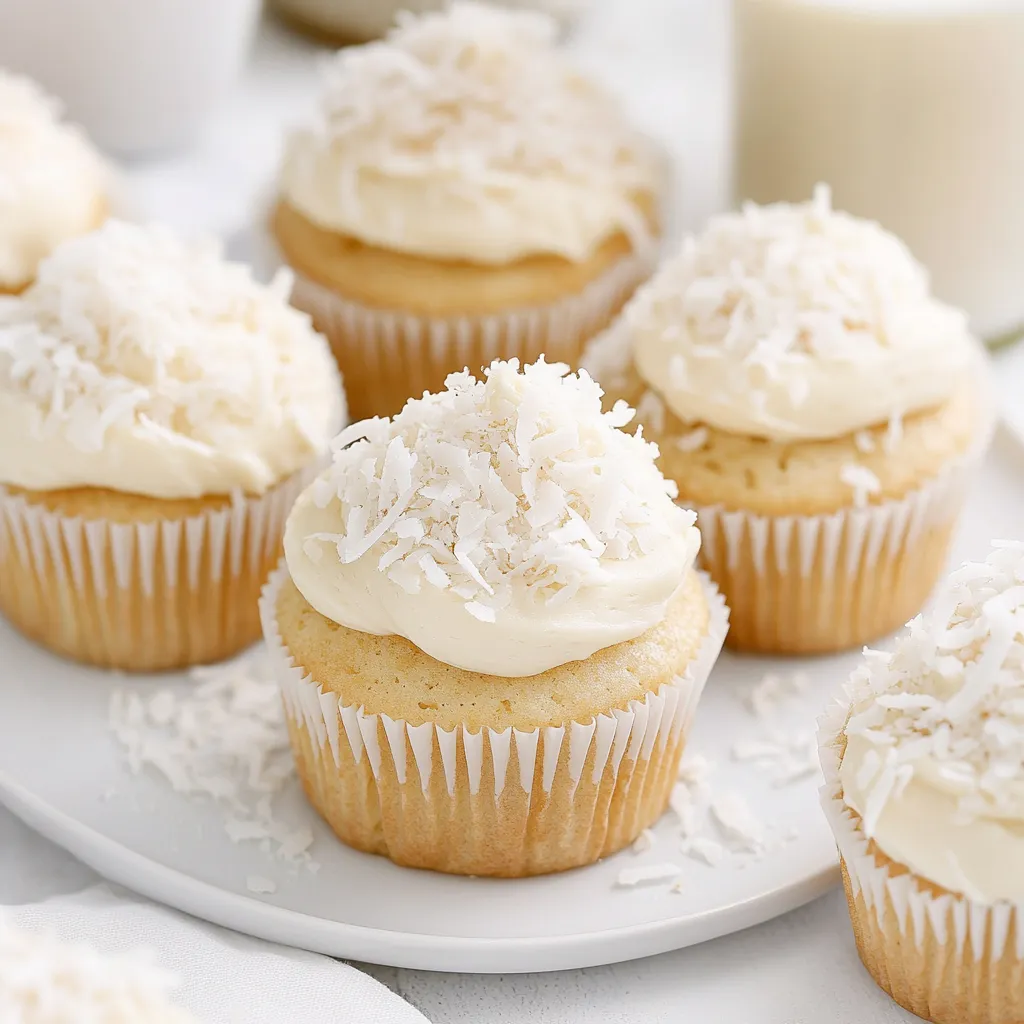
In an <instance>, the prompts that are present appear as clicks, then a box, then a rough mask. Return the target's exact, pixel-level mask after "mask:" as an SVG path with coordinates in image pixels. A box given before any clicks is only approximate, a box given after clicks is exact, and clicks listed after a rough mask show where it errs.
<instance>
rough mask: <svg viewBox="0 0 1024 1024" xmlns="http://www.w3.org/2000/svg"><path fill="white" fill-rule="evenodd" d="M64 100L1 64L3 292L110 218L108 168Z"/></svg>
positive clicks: (0, 265)
mask: <svg viewBox="0 0 1024 1024" xmlns="http://www.w3.org/2000/svg"><path fill="white" fill-rule="evenodd" d="M58 115H59V109H58V107H57V105H56V103H55V102H54V101H53V100H51V99H50V98H49V97H48V96H45V95H44V94H43V93H42V92H41V91H40V90H39V88H38V87H37V86H36V85H35V84H34V83H33V82H31V81H29V80H28V79H27V78H20V77H17V76H15V75H11V74H8V73H6V72H4V71H3V70H2V69H0V293H16V292H20V291H21V290H22V289H23V288H24V287H25V286H26V285H28V284H29V283H30V282H31V280H32V278H33V277H34V276H35V272H36V267H37V266H38V264H39V261H40V260H41V259H43V258H44V257H45V256H47V255H48V254H49V253H50V252H51V251H52V250H53V249H54V247H55V246H57V245H58V244H59V243H61V242H63V241H64V240H65V239H68V238H73V237H75V236H76V235H83V234H85V233H86V232H88V231H92V230H93V228H96V227H98V226H99V224H100V223H101V222H102V221H103V220H104V219H105V218H106V215H107V206H108V196H107V192H108V190H109V184H110V183H109V180H108V172H107V169H106V167H105V165H104V163H103V161H102V160H101V159H100V156H99V154H98V153H97V152H96V151H95V150H94V149H93V148H92V146H91V145H90V144H89V142H88V141H87V140H86V139H85V137H84V136H83V135H82V134H81V133H80V132H78V131H77V129H75V128H72V127H70V126H69V125H66V124H63V123H61V122H60V120H59V119H58Z"/></svg>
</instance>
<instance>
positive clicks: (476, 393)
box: [262, 360, 726, 876]
mask: <svg viewBox="0 0 1024 1024" xmlns="http://www.w3.org/2000/svg"><path fill="white" fill-rule="evenodd" d="M566 373H567V368H566V367H565V366H558V365H548V364H546V363H544V362H540V363H537V364H535V365H533V366H528V367H526V368H525V370H523V371H522V372H520V371H519V366H518V363H517V362H516V361H515V360H512V361H510V362H507V363H506V362H495V363H494V364H493V365H492V366H491V367H490V368H489V369H488V370H487V371H486V372H485V375H484V377H483V379H482V380H480V381H477V380H475V379H474V378H473V377H472V376H471V375H469V374H468V373H460V374H453V375H452V376H451V377H450V378H449V379H448V381H447V385H446V390H445V391H443V392H442V393H440V394H438V395H429V396H425V397H424V398H423V399H421V400H415V401H410V402H409V403H408V405H406V407H405V409H404V410H403V411H402V412H401V413H400V414H399V415H398V416H396V417H395V418H394V419H393V420H380V419H377V420H370V421H367V422H364V423H358V424H355V425H354V426H353V427H350V428H349V429H348V430H347V431H345V432H343V433H342V434H341V435H340V437H339V438H338V439H337V441H336V442H335V444H334V452H335V454H334V462H333V465H332V466H331V467H330V469H329V470H327V471H325V472H324V473H323V474H321V476H319V477H318V478H317V480H316V481H315V483H314V484H313V485H312V486H311V487H310V488H309V489H307V490H306V491H305V492H304V493H303V494H302V496H301V497H300V498H299V500H298V502H297V503H296V505H295V508H294V510H293V511H292V513H291V515H290V516H289V519H288V525H287V529H286V534H285V556H286V563H287V564H286V566H284V567H283V568H282V569H281V570H280V571H279V572H278V573H277V574H275V576H274V577H272V578H271V581H270V583H269V584H268V586H267V589H266V590H265V591H264V595H263V600H262V614H263V623H264V633H265V635H266V638H267V643H268V646H269V648H270V650H271V653H272V657H273V658H274V661H275V664H276V666H277V671H278V672H279V675H280V679H281V683H282V688H283V691H284V696H285V704H286V707H287V709H288V721H289V729H290V732H291V737H292V743H293V746H294V749H295V755H296V761H297V764H298V769H299V774H300V776H301V778H302V780H303V784H304V786H305V789H306V793H307V795H308V796H309V798H310V800H311V802H312V803H313V805H314V806H315V807H316V808H317V810H318V811H319V812H320V813H321V814H322V815H323V816H324V818H325V819H326V820H327V821H328V823H329V824H330V825H331V827H332V828H333V829H334V830H335V832H337V834H338V835H339V836H340V838H341V839H342V840H344V841H345V842H346V843H348V844H350V845H351V846H354V847H356V848H358V849H361V850H366V851H369V852H372V853H378V854H384V855H386V856H388V857H390V858H391V859H392V860H394V861H396V862H397V863H399V864H405V865H410V866H414V867H421V868H432V869H435V870H438V871H447V872H452V873H456V874H471V875H500V876H522V875H534V874H540V873H543V872H549V871H558V870H562V869H565V868H571V867H575V866H578V865H581V864H587V863H590V862H591V861H594V860H597V859H598V858H600V857H603V856H605V855H607V854H610V853H614V852H615V851H616V850H619V849H621V848H622V847H623V846H625V845H627V844H628V843H630V842H632V840H633V839H635V837H636V836H637V835H638V834H639V833H640V831H641V830H642V829H643V828H645V827H647V826H649V825H650V824H652V823H653V822H654V821H655V820H656V819H657V818H658V817H659V816H660V815H661V814H662V812H663V811H664V809H665V806H666V803H667V801H668V797H669V793H670V791H671V789H672V785H673V782H674V780H675V777H676V770H677V764H678V760H679V757H680V754H681V752H682V748H683V744H684V742H685V739H686V736H687V733H688V730H689V726H690V723H691V720H692V718H693V714H694V709H695V707H696V703H697V700H698V699H699V697H700V693H701V690H702V688H703V685H704V682H705V680H706V679H707V676H708V673H709V671H710V669H711V665H712V663H713V662H714V660H715V658H716V657H717V654H718V651H719V649H720V647H721V644H722V640H723V637H724V633H725V629H726V612H725V609H724V605H723V603H722V601H721V599H720V598H719V597H718V596H717V593H716V592H715V591H714V589H713V588H711V587H709V585H708V584H707V583H706V581H704V580H702V578H701V577H699V576H698V575H697V574H696V573H695V572H694V571H693V568H692V565H693V560H694V557H695V556H696V553H697V549H698V547H699V544H700V538H699V535H698V533H697V531H696V530H695V529H694V526H693V524H694V521H695V517H694V515H693V513H691V512H687V511H684V510H683V509H682V508H680V507H678V506H677V505H675V504H674V503H673V501H672V494H673V493H674V488H673V487H672V485H671V484H670V483H668V482H667V481H665V479H664V478H663V477H662V476H661V474H660V473H659V472H658V471H657V469H656V468H655V465H654V458H655V455H656V451H655V449H654V448H653V446H651V445H649V444H648V443H647V442H645V441H643V440H642V439H641V438H640V437H639V436H632V435H628V434H626V433H624V432H622V431H619V430H618V429H616V428H617V427H619V426H622V425H624V424H625V423H626V422H627V421H628V419H629V418H630V416H631V410H629V409H626V408H625V407H623V406H620V407H617V408H616V409H615V410H614V412H612V413H608V414H602V412H601V404H600V397H601V392H600V389H599V388H598V387H597V386H596V385H595V384H594V383H593V381H591V380H590V379H589V378H588V377H587V376H586V375H581V376H579V377H577V376H573V375H569V376H567V375H566Z"/></svg>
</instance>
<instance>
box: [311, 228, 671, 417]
mask: <svg viewBox="0 0 1024 1024" xmlns="http://www.w3.org/2000/svg"><path fill="white" fill-rule="evenodd" d="M656 262H657V246H656V245H655V244H653V243H652V244H651V245H649V246H647V247H645V248H644V249H643V250H642V251H638V252H635V253H633V254H631V255H629V256H626V257H623V258H622V259H621V260H619V261H618V262H617V263H615V264H614V265H613V266H612V267H611V268H610V269H609V270H607V271H606V272H605V273H604V274H602V275H601V276H600V277H598V278H596V279H595V280H594V281H592V282H590V284H588V285H587V286H586V287H585V288H584V289H583V290H582V291H581V292H579V293H577V294H574V295H568V296H566V297H565V298H564V299H561V300H559V301H558V302H555V303H552V304H550V305H543V306H537V307H533V308H519V309H509V310H507V311H503V312H501V313H495V314H488V315H481V316H456V317H420V316H415V315H412V314H408V313H403V312H401V311H390V310H383V309H375V308H373V307H370V306H364V305H362V304H360V303H357V302H352V301H350V300H348V299H346V298H344V297H343V296H341V295H339V294H338V293H337V292H334V291H332V290H331V289H330V288H327V287H325V286H323V285H321V284H319V283H317V282H315V281H313V280H311V279H310V278H308V277H305V276H304V275H302V274H300V273H298V272H295V284H294V287H293V290H292V299H291V301H292V305H294V306H296V307H298V308H299V309H301V310H303V311H304V312H306V313H309V314H310V316H311V317H312V318H313V322H314V324H315V325H316V327H317V328H318V329H319V330H320V331H322V332H323V333H324V334H325V335H326V336H327V338H328V340H329V341H330V343H331V347H332V349H333V350H334V353H335V356H336V357H337V359H338V363H339V365H340V367H341V371H342V374H343V375H344V377H345V380H346V383H347V385H348V388H349V396H350V401H351V402H352V403H353V404H354V405H355V406H356V409H355V412H354V414H353V419H359V418H361V417H365V416H370V415H375V414H377V413H381V414H390V413H394V412H397V411H398V410H399V409H400V408H401V407H402V405H404V403H405V400H406V399H407V398H410V397H419V395H421V394H422V393H423V392H424V391H438V390H440V389H441V388H442V387H443V385H444V379H445V377H447V375H448V374H449V373H453V372H457V371H459V370H462V369H465V368H467V367H468V368H469V370H470V372H471V373H474V374H478V373H479V372H480V370H481V368H482V367H484V366H487V365H489V364H490V363H491V362H493V361H494V360H495V359H511V358H513V357H514V358H518V359H519V360H521V361H522V362H523V363H532V362H535V361H536V360H537V359H538V358H539V357H540V356H542V355H543V356H544V357H545V358H546V359H547V361H548V362H551V363H555V362H562V363H568V364H569V365H570V366H572V367H575V366H577V365H578V364H579V361H580V357H581V355H582V352H583V348H584V346H585V345H586V343H587V341H588V340H589V339H590V338H592V337H593V336H594V335H595V334H597V333H598V332H599V331H601V330H602V329H603V328H604V327H606V326H607V325H608V323H609V321H611V320H612V318H613V317H614V316H615V315H616V314H617V313H618V312H619V310H620V309H621V308H622V307H623V306H624V305H625V303H626V302H627V301H628V299H629V298H630V296H631V295H632V294H633V292H634V291H635V290H636V289H637V287H638V286H639V285H640V284H642V283H643V282H644V281H646V280H647V279H648V278H649V277H650V275H651V273H652V272H653V270H654V268H655V265H656Z"/></svg>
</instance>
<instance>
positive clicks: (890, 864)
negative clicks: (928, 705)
mask: <svg viewBox="0 0 1024 1024" xmlns="http://www.w3.org/2000/svg"><path fill="white" fill-rule="evenodd" d="M848 697H849V699H847V700H844V701H841V702H837V703H836V704H835V705H834V706H833V707H832V708H830V709H829V711H828V712H827V713H826V714H825V715H824V716H823V717H822V720H821V722H820V723H819V726H820V727H819V734H818V740H819V749H820V754H821V766H822V770H823V772H824V776H825V785H824V786H823V787H822V790H821V800H822V806H823V808H824V810H825V814H826V816H827V818H828V821H829V825H830V826H831V827H832V831H833V833H834V834H835V838H836V845H837V847H838V850H839V856H840V864H841V868H842V874H843V885H844V887H845V889H846V897H847V902H848V904H849V909H850V917H851V920H852V922H853V930H854V934H855V936H856V940H857V951H858V953H859V954H860V958H861V960H862V961H863V962H864V965H865V966H866V967H867V969H868V971H869V972H870V973H871V976H872V977H873V978H874V979H875V981H876V982H877V983H878V985H879V986H880V987H881V988H882V989H883V990H884V991H886V992H887V993H888V994H889V995H890V996H892V998H893V999H895V1000H896V1002H898V1003H899V1004H900V1005H901V1006H903V1007H904V1008H905V1009H907V1010H909V1011H910V1012H911V1013H915V1014H917V1015H918V1016H919V1017H923V1018H924V1019H925V1020H930V1021H933V1022H935V1024H1020V1022H1021V1021H1024V916H1022V915H1024V907H1021V906H1020V905H1018V904H1015V903H1010V902H1000V903H994V904H991V905H987V904H983V903H978V902H976V901H974V900H970V899H968V898H967V897H965V896H962V895H960V894H957V893H953V892H949V891H947V890H945V889H941V888H939V887H938V886H935V885H932V884H931V883H930V882H928V881H927V880H926V879H923V878H920V877H918V876H917V875H914V874H913V873H912V872H911V871H909V869H907V868H906V867H904V866H902V865H900V864H897V863H896V862H894V861H892V860H890V859H889V858H888V857H887V856H886V855H885V854H884V853H883V852H882V851H881V850H880V849H879V848H878V847H877V846H876V844H875V843H874V842H872V841H871V840H869V839H868V838H867V836H866V835H865V834H864V832H863V830H862V828H861V819H860V816H859V815H858V814H857V813H856V811H854V810H852V809H851V808H850V807H848V806H847V804H846V802H845V801H844V799H843V791H842V784H841V781H840V775H839V768H840V764H841V758H842V752H843V749H844V736H843V733H844V730H845V728H846V722H847V720H848V718H849V714H850V708H851V703H852V699H853V696H852V694H849V695H848Z"/></svg>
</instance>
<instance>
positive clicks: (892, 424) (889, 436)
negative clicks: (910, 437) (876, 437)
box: [882, 413, 903, 455]
mask: <svg viewBox="0 0 1024 1024" xmlns="http://www.w3.org/2000/svg"><path fill="white" fill-rule="evenodd" d="M902 441H903V416H902V415H901V414H899V413H897V414H896V415H894V416H891V417H890V418H889V423H888V426H887V427H886V430H885V438H884V440H883V441H882V447H883V448H884V449H885V453H886V455H892V454H893V453H894V452H895V451H896V449H897V448H899V446H900V444H901V443H902Z"/></svg>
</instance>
